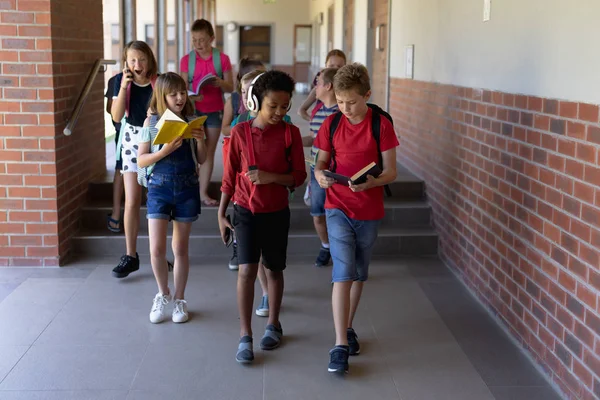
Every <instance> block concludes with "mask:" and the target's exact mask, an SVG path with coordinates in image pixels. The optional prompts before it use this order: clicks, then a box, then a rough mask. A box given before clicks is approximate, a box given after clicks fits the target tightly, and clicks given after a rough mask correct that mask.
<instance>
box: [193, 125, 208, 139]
mask: <svg viewBox="0 0 600 400" xmlns="http://www.w3.org/2000/svg"><path fill="white" fill-rule="evenodd" d="M192 136H193V137H194V139H196V140H198V141H201V140H204V138H205V137H206V136H205V134H204V127H201V128H196V129H192Z"/></svg>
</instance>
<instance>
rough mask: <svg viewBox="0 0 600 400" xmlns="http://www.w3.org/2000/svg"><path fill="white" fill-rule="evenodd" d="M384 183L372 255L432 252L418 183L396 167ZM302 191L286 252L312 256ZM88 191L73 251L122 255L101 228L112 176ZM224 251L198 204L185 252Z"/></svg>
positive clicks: (117, 240) (121, 246) (115, 239)
mask: <svg viewBox="0 0 600 400" xmlns="http://www.w3.org/2000/svg"><path fill="white" fill-rule="evenodd" d="M219 185H220V183H217V182H214V183H213V184H212V186H211V188H210V189H211V190H210V192H212V196H213V197H214V198H219ZM390 187H391V189H392V197H391V198H387V197H386V198H385V218H384V219H383V221H382V224H381V227H380V229H379V237H378V239H377V242H376V244H375V248H374V249H373V255H375V256H399V255H411V256H414V255H436V254H437V245H438V238H437V234H436V233H435V231H434V230H433V228H432V227H431V209H430V207H429V205H428V204H427V203H426V201H425V197H424V183H423V182H422V181H420V180H419V179H417V178H416V177H414V176H413V175H412V174H411V173H410V172H408V171H407V170H405V169H404V168H402V167H401V166H399V170H398V178H397V179H396V181H395V182H394V183H392V184H391V185H390ZM303 194H304V186H303V187H302V188H299V189H297V190H296V196H295V198H294V200H292V202H291V203H290V210H291V225H290V226H291V228H290V234H289V241H288V255H290V256H296V255H310V256H312V255H316V253H317V251H318V249H319V246H320V242H319V239H318V237H317V235H316V233H315V231H314V228H313V223H312V218H311V216H310V211H309V208H308V207H307V206H306V205H305V204H304V202H303V200H302V195H303ZM88 196H89V200H88V204H87V205H86V206H85V207H84V208H83V210H82V215H81V218H80V229H79V233H78V234H77V235H76V236H75V238H74V239H73V245H72V248H73V251H74V253H75V254H77V255H80V256H83V257H102V256H106V255H114V256H115V257H118V256H120V255H122V254H124V253H125V235H124V234H122V233H121V234H114V233H112V232H110V231H108V229H106V215H107V214H109V213H110V212H111V198H112V179H110V178H109V177H107V178H106V179H104V180H101V181H98V182H93V183H91V184H90V188H89V191H88ZM169 240H170V236H169ZM168 247H170V243H168ZM169 251H170V249H169ZM149 252H150V251H149V239H148V220H147V219H146V207H145V206H144V205H142V209H141V211H140V233H139V236H138V253H139V254H140V255H148V254H149ZM230 255H231V249H228V248H226V247H225V246H224V245H223V243H222V242H221V238H220V235H219V229H218V223H217V207H203V208H202V214H201V215H200V218H199V219H198V221H196V222H195V223H194V224H193V227H192V233H191V237H190V256H196V257H204V256H222V257H223V258H224V259H227V258H228V257H229V256H230Z"/></svg>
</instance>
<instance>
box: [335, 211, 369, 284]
mask: <svg viewBox="0 0 600 400" xmlns="http://www.w3.org/2000/svg"><path fill="white" fill-rule="evenodd" d="M325 215H326V217H327V232H328V234H329V246H330V248H329V250H330V252H331V258H332V259H333V273H332V282H348V281H361V282H364V281H366V280H367V279H368V277H369V263H370V262H371V254H372V253H373V245H374V244H375V240H376V239H377V230H378V229H379V220H374V221H359V220H356V219H352V218H349V217H348V216H347V215H346V214H345V213H344V212H343V211H342V210H338V209H327V210H325Z"/></svg>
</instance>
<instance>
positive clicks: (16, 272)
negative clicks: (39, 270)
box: [0, 268, 33, 283]
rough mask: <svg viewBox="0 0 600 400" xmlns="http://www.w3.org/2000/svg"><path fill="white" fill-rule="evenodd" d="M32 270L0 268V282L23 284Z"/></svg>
mask: <svg viewBox="0 0 600 400" xmlns="http://www.w3.org/2000/svg"><path fill="white" fill-rule="evenodd" d="M32 271H33V268H0V282H17V283H21V282H24V281H25V280H26V279H27V278H29V275H31V272H32Z"/></svg>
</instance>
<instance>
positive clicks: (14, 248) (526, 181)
mask: <svg viewBox="0 0 600 400" xmlns="http://www.w3.org/2000/svg"><path fill="white" fill-rule="evenodd" d="M599 13H600V4H598V3H597V2H595V1H593V0H582V1H580V2H577V4H574V3H573V2H569V1H566V0H565V1H551V2H548V1H545V0H529V1H527V2H523V1H519V0H503V1H490V0H452V1H443V0H418V1H408V0H244V1H241V0H153V1H150V0H148V1H146V0H102V1H101V0H0V400H88V399H89V400H109V399H110V400H132V399H140V400H142V399H143V400H151V399H163V398H170V399H172V400H180V399H182V400H187V399H190V400H191V399H202V400H204V399H207V400H208V399H211V400H212V399H230V400H238V399H240V400H246V399H249V400H251V399H263V400H265V399H293V400H297V399H306V400H313V399H324V400H325V399H327V400H330V399H365V398H370V399H377V400H379V399H382V400H387V399H398V400H553V399H557V400H558V399H569V400H571V399H573V400H575V399H577V400H594V399H595V400H600V106H599V104H600V95H599V94H600V75H599V74H598V71H600V53H598V52H596V51H593V49H592V47H593V44H594V43H595V42H594V38H597V37H598V36H599V35H600V25H599V24H598V22H597V20H598V18H597V16H598V14H599ZM200 18H204V19H207V20H209V21H210V22H211V23H212V25H213V26H214V28H215V37H214V41H213V46H214V47H215V48H218V49H219V51H221V52H223V53H225V54H227V55H228V56H229V58H230V60H231V64H232V65H234V67H233V68H234V76H235V72H236V68H237V67H236V66H237V64H238V62H239V60H240V59H242V58H243V57H250V58H253V59H256V60H260V61H261V62H263V63H264V64H265V65H266V66H267V67H268V68H272V69H278V70H282V71H285V72H287V73H288V74H290V75H291V76H292V77H293V78H294V79H295V81H296V82H297V85H296V93H295V95H294V97H293V104H292V109H291V110H290V112H289V115H290V116H291V118H292V122H293V123H294V124H295V125H297V126H298V127H299V128H300V131H301V132H302V134H308V132H309V126H308V122H306V121H304V120H303V119H302V118H300V117H299V116H298V113H297V111H298V108H299V107H300V105H301V104H302V103H303V101H304V100H305V99H306V98H307V93H308V89H309V87H310V84H311V82H312V80H313V77H314V76H315V74H316V73H317V72H318V71H319V70H320V69H321V68H323V67H324V66H325V64H326V56H327V54H328V52H329V51H330V50H332V49H340V50H342V51H343V52H344V53H345V54H346V57H347V61H348V62H359V63H362V64H364V65H365V66H366V67H367V68H368V70H369V73H370V79H371V97H370V100H369V101H370V102H372V103H375V104H378V105H380V106H381V107H382V108H384V109H386V110H387V111H388V112H389V113H390V114H391V116H392V117H393V120H394V129H395V131H396V134H397V136H398V139H399V141H400V147H398V153H397V163H398V177H397V179H396V181H395V182H393V183H392V184H391V185H390V186H391V190H392V196H391V197H386V198H385V200H384V205H385V211H386V214H385V218H384V219H383V220H382V223H381V229H380V231H379V237H378V239H377V242H376V245H375V247H374V260H373V263H372V266H371V270H370V278H369V281H368V283H367V284H366V285H365V291H364V294H363V297H362V300H361V304H360V307H359V310H358V314H357V317H356V320H355V324H354V328H355V330H356V333H357V334H358V337H359V340H360V343H361V348H362V351H361V354H360V355H359V356H355V357H351V358H350V373H349V374H348V375H346V376H344V377H340V376H337V375H333V374H328V373H327V363H328V361H329V355H328V351H329V349H330V348H331V346H332V345H333V342H334V338H335V337H334V329H333V322H332V315H331V283H330V282H331V267H326V268H315V267H314V266H313V263H314V259H315V256H316V253H317V252H318V249H319V245H320V242H319V239H318V237H317V235H316V234H315V232H314V228H313V225H312V220H311V217H310V214H309V210H308V208H307V207H306V205H305V204H304V202H303V199H302V194H303V193H304V187H301V188H300V189H299V190H297V192H296V194H295V197H294V199H293V200H292V202H291V203H290V209H291V228H290V235H289V247H288V256H289V260H288V261H289V262H288V267H287V270H286V272H285V291H284V299H283V306H282V315H281V322H282V327H283V335H284V336H283V342H282V343H283V344H282V346H281V347H280V348H278V349H276V350H274V351H261V350H260V349H259V346H258V340H257V339H258V338H259V337H260V335H262V332H263V331H264V329H265V325H266V319H264V318H260V317H257V316H253V321H252V323H253V330H254V334H255V343H254V350H255V355H256V361H255V363H254V364H253V365H251V366H241V365H239V364H238V363H237V362H236V360H235V354H236V349H237V344H238V340H239V321H238V311H237V303H236V278H237V273H236V272H234V271H230V270H228V268H227V262H228V259H229V257H230V256H231V250H230V249H228V248H226V247H225V246H223V244H222V242H221V239H220V237H219V233H218V225H217V209H216V208H215V207H203V209H202V215H201V217H200V219H199V221H198V222H196V223H195V224H194V225H193V227H192V232H191V239H190V240H191V242H190V243H191V246H190V258H191V271H190V277H189V282H188V286H187V289H186V298H187V301H188V309H189V311H190V320H189V322H187V323H185V324H174V323H172V322H170V321H168V322H165V323H162V324H156V325H154V324H151V323H150V322H149V321H148V312H149V310H150V307H151V305H152V299H153V297H154V295H155V293H156V282H155V280H154V277H153V274H152V270H151V267H150V260H149V238H148V223H147V220H146V218H145V216H146V207H145V206H144V205H143V206H142V210H141V212H140V217H141V226H140V235H139V239H138V251H139V254H140V259H141V263H140V270H139V271H138V272H135V273H134V274H132V275H130V276H129V277H128V278H126V279H121V280H117V279H115V278H113V277H112V276H111V270H112V269H113V268H114V267H115V265H116V264H117V263H118V262H119V257H120V256H121V255H122V254H123V252H124V251H125V239H124V235H123V234H122V233H121V234H118V233H112V232H109V231H108V230H107V228H106V216H107V214H108V213H110V210H111V201H112V200H111V199H112V187H113V186H112V185H113V184H112V174H113V171H114V164H115V159H114V157H115V145H114V141H113V138H114V131H113V128H112V124H111V122H110V116H109V115H108V113H106V111H105V108H106V100H105V99H104V93H105V91H106V83H107V82H108V79H109V78H110V77H112V76H113V75H114V74H116V73H118V72H120V71H122V69H123V60H122V49H123V47H124V46H125V44H126V43H127V42H129V41H131V40H142V41H145V42H146V43H147V44H148V45H149V46H150V48H151V50H152V51H153V53H154V55H155V56H156V59H157V61H158V70H159V71H160V72H166V71H175V72H179V68H180V59H181V57H182V56H184V55H186V54H188V52H189V51H190V50H191V49H192V41H191V36H190V27H191V25H192V23H193V22H194V20H196V19H200ZM216 154H217V156H216V161H215V171H214V174H213V177H212V182H211V184H210V187H209V192H210V194H211V195H212V196H213V197H218V196H219V187H220V183H221V178H222V157H221V147H220V146H219V148H218V149H217V153H216ZM144 204H145V203H144ZM169 254H171V252H170V250H169ZM169 279H170V280H171V281H172V279H173V276H172V273H170V274H169ZM259 301H260V289H259V286H258V284H257V285H256V291H255V306H256V305H258V302H259Z"/></svg>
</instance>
